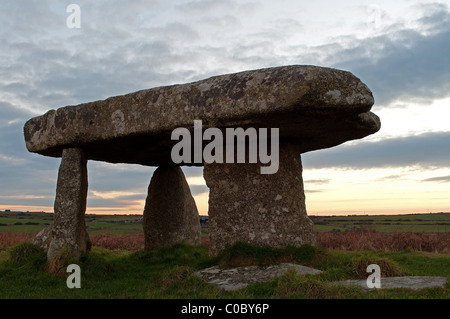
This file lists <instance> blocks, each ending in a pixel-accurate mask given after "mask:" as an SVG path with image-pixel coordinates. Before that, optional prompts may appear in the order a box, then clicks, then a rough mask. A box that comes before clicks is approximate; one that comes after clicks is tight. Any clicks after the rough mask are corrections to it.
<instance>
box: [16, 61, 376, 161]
mask: <svg viewBox="0 0 450 319" xmlns="http://www.w3.org/2000/svg"><path fill="white" fill-rule="evenodd" d="M373 103H374V100H373V96H372V93H371V91H370V90H369V89H368V88H367V86H366V85H365V84H364V83H362V82H361V81H360V80H359V79H358V78H357V77H355V76H354V75H352V74H351V73H349V72H346V71H342V70H337V69H331V68H323V67H317V66H303V65H294V66H283V67H276V68H267V69H261V70H254V71H246V72H240V73H235V74H228V75H222V76H216V77H212V78H209V79H206V80H202V81H198V82H194V83H189V84H183V85H172V86H165V87H157V88H153V89H148V90H142V91H138V92H134V93H130V94H126V95H122V96H116V97H111V98H108V99H106V100H102V101H95V102H91V103H85V104H80V105H75V106H66V107H62V108H59V109H57V110H51V111H48V112H47V113H46V114H44V115H42V116H39V117H35V118H32V119H30V120H29V121H28V122H27V123H26V124H25V127H24V135H25V141H26V147H27V148H28V150H29V151H30V152H35V153H39V154H42V155H46V156H53V157H61V155H62V150H63V149H64V148H74V147H76V148H81V149H83V150H84V152H85V154H86V157H87V159H89V160H99V161H106V162H111V163H136V164H143V165H152V166H160V165H164V164H167V163H169V162H171V157H170V152H171V149H172V147H173V145H175V144H176V143H177V142H178V141H173V140H171V132H172V131H173V130H174V129H175V128H178V127H184V128H187V129H189V130H192V129H193V123H194V120H202V124H203V129H206V128H209V127H217V128H226V127H243V128H245V127H254V128H258V127H265V128H279V130H280V131H279V134H280V139H282V140H289V141H290V142H293V143H294V144H295V145H296V146H297V150H298V152H299V153H304V152H307V151H311V150H315V149H322V148H327V147H332V146H335V145H338V144H341V143H343V142H345V141H348V140H352V139H359V138H363V137H365V136H367V135H369V134H373V133H375V132H377V131H378V130H379V128H380V121H379V119H378V117H377V116H376V115H375V114H373V113H371V112H369V110H370V109H371V106H372V105H373ZM192 165H202V163H193V164H192Z"/></svg>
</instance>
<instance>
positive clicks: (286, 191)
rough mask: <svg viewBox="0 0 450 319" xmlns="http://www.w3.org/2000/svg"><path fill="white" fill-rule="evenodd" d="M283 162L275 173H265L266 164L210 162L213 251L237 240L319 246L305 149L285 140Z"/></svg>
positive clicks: (207, 167) (207, 170)
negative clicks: (306, 186)
mask: <svg viewBox="0 0 450 319" xmlns="http://www.w3.org/2000/svg"><path fill="white" fill-rule="evenodd" d="M279 160H280V164H279V169H278V172H276V173H275V174H261V173H260V167H261V165H264V164H259V163H258V164H247V163H235V164H229V163H224V164H221V163H212V164H207V163H205V167H204V171H203V174H204V178H205V180H206V184H207V185H208V187H209V212H208V215H209V223H208V224H209V231H210V255H212V256H215V255H217V254H218V253H219V252H220V251H222V250H223V249H224V248H226V247H227V246H231V245H232V244H234V243H236V242H245V243H249V244H253V245H258V246H270V247H280V248H281V247H285V246H288V245H291V246H302V245H304V244H310V245H314V244H315V235H314V231H313V223H312V221H311V220H310V219H309V218H308V216H307V213H306V207H305V195H304V190H303V179H302V164H301V159H300V153H299V152H298V151H296V149H295V147H293V146H292V145H290V144H286V143H283V144H280V153H279Z"/></svg>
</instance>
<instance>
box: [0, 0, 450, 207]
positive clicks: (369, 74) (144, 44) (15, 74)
mask: <svg viewBox="0 0 450 319" xmlns="http://www.w3.org/2000/svg"><path fill="white" fill-rule="evenodd" d="M71 3H75V4H78V5H79V6H80V9H81V25H80V26H81V27H80V28H79V29H77V28H74V29H70V28H68V27H67V24H66V20H67V17H69V15H70V13H67V12H66V8H67V6H68V5H69V4H71ZM0 26H1V28H0V41H1V45H0V178H1V179H0V181H1V182H0V209H12V210H30V211H32V210H44V211H49V212H51V211H52V209H53V208H52V206H53V201H54V196H55V188H56V179H57V170H58V167H59V160H58V159H54V158H47V157H43V156H40V155H37V154H31V153H29V152H28V151H27V150H26V148H25V143H24V138H23V125H24V123H25V122H26V121H27V120H28V119H30V118H31V117H33V116H37V115H41V114H43V113H44V112H46V111H47V110H49V109H56V108H58V107H62V106H66V105H72V104H80V103H83V102H90V101H94V100H100V99H105V98H107V97H110V96H115V95H121V94H125V93H130V92H134V91H137V90H141V89H146V88H151V87H155V86H163V85H169V84H175V83H187V82H192V81H195V80H201V79H204V78H207V77H210V76H213V75H220V74H225V73H232V72H239V71H244V70H250V69H258V68H263V67H273V66H282V65H291V64H313V65H319V66H326V67H334V68H339V69H344V70H348V71H350V72H352V73H353V74H354V75H356V76H357V77H359V78H360V79H361V80H362V81H363V82H364V83H366V84H367V85H368V87H369V88H370V89H371V90H372V92H373V94H374V97H375V105H374V107H373V109H372V111H374V112H375V113H376V114H377V115H379V116H380V118H381V122H382V129H381V130H380V131H379V132H378V133H377V134H374V135H372V136H370V137H367V138H365V139H363V140H359V141H355V142H349V143H345V144H343V145H340V146H338V147H335V148H332V149H328V150H320V151H315V152H310V153H306V154H303V155H302V159H303V163H304V173H303V177H304V182H305V189H306V204H307V208H308V212H309V214H312V215H318V214H359V213H361V214H374V213H407V212H413V213H426V212H440V211H447V212H448V211H450V54H449V52H450V1H414V0H397V1H362V0H341V1H325V0H316V1H295V0H280V1H269V0H268V1H264V0H260V1H258V0H254V1H237V0H236V1H233V0H185V1H183V0H178V1H163V0H161V1H143V0H127V1H119V0H108V1H103V0H96V1H92V0H91V1H87V0H85V1H81V0H79V1H76V0H71V1H50V0H40V1H32V0H1V1H0ZM88 169H89V195H88V212H91V213H94V212H95V213H100V212H108V213H142V210H143V207H144V201H145V197H146V191H147V187H148V183H149V181H150V178H151V176H152V173H153V171H154V168H152V167H143V166H138V165H122V164H119V165H113V164H107V163H101V162H89V164H88ZM184 172H185V175H186V177H187V179H188V182H189V184H190V186H191V190H192V193H193V195H194V197H195V199H196V201H197V205H198V208H199V211H200V214H207V198H208V189H207V187H206V186H205V183H204V180H203V178H202V169H201V168H195V169H188V168H184Z"/></svg>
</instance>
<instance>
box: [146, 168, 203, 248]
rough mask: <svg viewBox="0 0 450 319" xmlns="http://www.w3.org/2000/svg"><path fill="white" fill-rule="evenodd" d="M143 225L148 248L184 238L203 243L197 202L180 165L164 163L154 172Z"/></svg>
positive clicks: (184, 241)
mask: <svg viewBox="0 0 450 319" xmlns="http://www.w3.org/2000/svg"><path fill="white" fill-rule="evenodd" d="M143 228H144V238H145V249H146V250H149V249H152V248H154V247H162V246H171V245H175V244H177V243H181V242H183V243H187V244H190V245H200V242H201V226H200V218H199V215H198V211H197V206H196V204H195V201H194V198H193V197H192V195H191V191H190V189H189V185H188V183H187V182H186V179H185V177H184V174H183V171H182V170H181V168H180V167H179V166H161V167H158V169H157V170H156V171H155V172H154V173H153V176H152V179H151V181H150V185H149V187H148V196H147V200H146V203H145V209H144V216H143Z"/></svg>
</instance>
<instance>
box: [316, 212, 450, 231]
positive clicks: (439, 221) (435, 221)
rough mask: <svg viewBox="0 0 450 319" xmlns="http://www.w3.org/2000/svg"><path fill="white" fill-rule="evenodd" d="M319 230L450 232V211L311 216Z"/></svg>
mask: <svg viewBox="0 0 450 319" xmlns="http://www.w3.org/2000/svg"><path fill="white" fill-rule="evenodd" d="M310 217H311V218H312V220H313V221H314V227H315V229H316V230H317V231H333V230H334V231H345V230H351V229H365V230H375V231H377V232H449V231H450V213H434V214H406V215H351V216H310Z"/></svg>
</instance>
